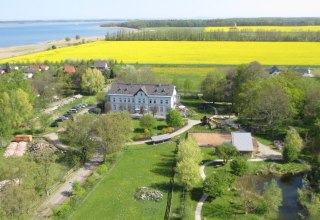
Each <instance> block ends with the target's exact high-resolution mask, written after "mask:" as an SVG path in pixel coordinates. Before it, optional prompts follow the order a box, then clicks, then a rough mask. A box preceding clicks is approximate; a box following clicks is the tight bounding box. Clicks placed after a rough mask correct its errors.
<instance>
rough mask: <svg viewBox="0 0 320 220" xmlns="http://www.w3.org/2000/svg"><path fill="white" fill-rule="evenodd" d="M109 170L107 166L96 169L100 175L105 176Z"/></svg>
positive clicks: (103, 165)
mask: <svg viewBox="0 0 320 220" xmlns="http://www.w3.org/2000/svg"><path fill="white" fill-rule="evenodd" d="M107 169H108V166H107V165H106V164H102V165H100V166H98V167H97V169H96V172H97V173H98V174H99V175H102V174H104V173H105V172H106V171H107Z"/></svg>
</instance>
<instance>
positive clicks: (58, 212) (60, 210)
mask: <svg viewBox="0 0 320 220" xmlns="http://www.w3.org/2000/svg"><path fill="white" fill-rule="evenodd" d="M71 209H72V208H71V205H70V204H68V203H63V204H62V205H61V206H59V207H57V208H55V209H54V210H53V216H54V217H55V218H56V219H66V218H67V217H68V216H69V214H70V212H71Z"/></svg>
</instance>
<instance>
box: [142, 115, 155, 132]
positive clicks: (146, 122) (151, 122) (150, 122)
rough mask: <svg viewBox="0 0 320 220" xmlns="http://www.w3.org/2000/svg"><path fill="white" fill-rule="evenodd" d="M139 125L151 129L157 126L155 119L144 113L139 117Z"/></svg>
mask: <svg viewBox="0 0 320 220" xmlns="http://www.w3.org/2000/svg"><path fill="white" fill-rule="evenodd" d="M140 126H141V127H142V128H144V129H149V130H152V129H153V128H154V127H156V126H157V119H155V118H154V117H153V116H152V115H144V116H142V117H141V118H140Z"/></svg>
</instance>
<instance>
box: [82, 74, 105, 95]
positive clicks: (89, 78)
mask: <svg viewBox="0 0 320 220" xmlns="http://www.w3.org/2000/svg"><path fill="white" fill-rule="evenodd" d="M104 84H105V79H104V76H103V75H102V73H101V72H100V71H99V70H97V69H87V71H86V72H85V73H84V74H83V75H82V78H81V89H82V90H83V91H84V92H85V93H87V94H89V95H94V94H97V93H98V92H100V91H101V90H102V89H103V87H104Z"/></svg>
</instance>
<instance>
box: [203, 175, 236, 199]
mask: <svg viewBox="0 0 320 220" xmlns="http://www.w3.org/2000/svg"><path fill="white" fill-rule="evenodd" d="M234 180H235V179H234V176H233V175H232V174H230V173H229V172H227V171H225V170H217V171H215V172H214V173H212V174H211V175H210V176H209V177H207V179H206V180H205V181H204V183H203V190H204V192H205V193H206V194H207V195H209V196H210V197H212V198H214V199H215V198H217V197H220V196H222V195H223V194H224V193H225V192H226V191H227V190H228V189H229V187H230V186H231V185H232V183H233V182H234Z"/></svg>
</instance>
